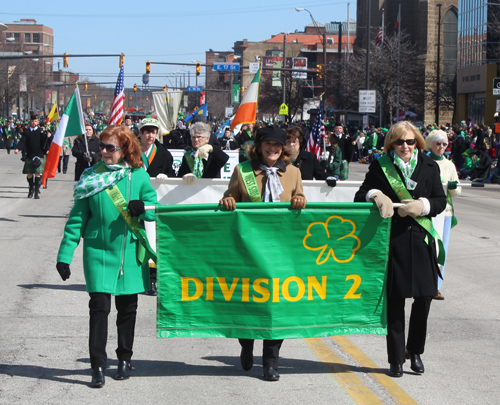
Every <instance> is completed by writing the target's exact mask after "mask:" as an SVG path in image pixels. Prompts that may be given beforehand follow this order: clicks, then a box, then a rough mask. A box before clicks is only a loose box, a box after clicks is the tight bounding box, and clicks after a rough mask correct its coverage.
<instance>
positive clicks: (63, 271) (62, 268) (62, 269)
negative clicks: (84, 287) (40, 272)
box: [56, 262, 71, 281]
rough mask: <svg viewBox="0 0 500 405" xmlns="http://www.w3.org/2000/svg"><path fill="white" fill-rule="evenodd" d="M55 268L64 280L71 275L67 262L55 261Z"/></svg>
mask: <svg viewBox="0 0 500 405" xmlns="http://www.w3.org/2000/svg"><path fill="white" fill-rule="evenodd" d="M56 269H57V271H58V272H59V275H60V276H61V278H62V279H63V281H66V280H67V279H68V278H69V276H71V271H70V270H69V264H67V263H62V262H57V264H56Z"/></svg>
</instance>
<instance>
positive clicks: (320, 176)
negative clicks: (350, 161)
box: [286, 127, 338, 187]
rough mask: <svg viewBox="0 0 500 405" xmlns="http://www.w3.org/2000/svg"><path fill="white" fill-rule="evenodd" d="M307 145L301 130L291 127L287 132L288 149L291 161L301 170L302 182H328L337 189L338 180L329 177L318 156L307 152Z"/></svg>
mask: <svg viewBox="0 0 500 405" xmlns="http://www.w3.org/2000/svg"><path fill="white" fill-rule="evenodd" d="M305 143H306V141H305V139H304V135H303V132H302V129H301V128H299V127H291V128H288V129H287V130H286V147H287V148H288V150H289V152H290V160H291V163H292V165H293V166H295V167H297V168H298V169H299V170H300V174H301V176H302V180H314V179H316V180H326V184H328V185H329V186H330V187H335V186H336V185H337V180H338V178H335V177H333V176H328V174H327V173H326V171H325V169H324V168H323V166H322V165H321V164H320V162H319V160H318V158H317V157H316V155H315V154H313V153H311V152H307V151H306V150H305Z"/></svg>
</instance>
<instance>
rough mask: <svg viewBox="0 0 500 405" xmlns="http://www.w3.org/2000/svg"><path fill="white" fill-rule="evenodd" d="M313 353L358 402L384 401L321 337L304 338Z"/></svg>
mask: <svg viewBox="0 0 500 405" xmlns="http://www.w3.org/2000/svg"><path fill="white" fill-rule="evenodd" d="M304 341H305V342H306V343H307V345H308V346H309V347H310V348H311V350H312V351H313V353H314V354H315V355H316V357H318V359H320V360H321V361H322V362H323V363H324V365H325V367H326V369H327V370H328V371H329V372H330V374H331V375H332V376H333V377H334V378H335V379H336V380H337V382H338V383H339V384H340V386H341V387H342V388H343V389H344V390H345V391H346V392H347V394H348V395H349V396H350V397H351V398H352V399H353V400H354V402H355V403H356V404H363V405H372V404H373V405H375V404H382V405H383V402H382V401H381V400H380V399H379V398H378V397H377V396H376V395H375V394H374V393H373V392H372V391H371V390H370V389H369V388H368V387H367V386H366V385H365V384H364V383H363V381H361V379H360V378H359V377H358V376H357V375H356V374H355V373H353V372H352V371H350V369H349V366H348V365H346V364H345V363H344V361H342V360H341V359H340V358H339V357H338V356H336V355H335V353H333V351H332V349H330V347H329V346H328V345H327V344H326V343H325V342H324V341H323V340H322V339H320V338H309V339H304Z"/></svg>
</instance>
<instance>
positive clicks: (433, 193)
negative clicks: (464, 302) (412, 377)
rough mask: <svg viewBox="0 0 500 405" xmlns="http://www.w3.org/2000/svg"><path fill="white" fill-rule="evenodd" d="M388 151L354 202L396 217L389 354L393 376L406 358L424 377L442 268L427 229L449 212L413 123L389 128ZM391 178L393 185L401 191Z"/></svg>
mask: <svg viewBox="0 0 500 405" xmlns="http://www.w3.org/2000/svg"><path fill="white" fill-rule="evenodd" d="M384 149H385V150H386V151H388V154H387V155H385V156H383V157H381V158H380V159H378V160H375V161H374V162H373V163H372V164H371V165H370V167H369V171H368V173H367V174H366V177H365V180H364V182H363V184H362V185H361V187H360V189H359V190H358V192H357V193H356V196H355V198H354V201H356V202H367V201H373V202H375V204H376V205H377V207H378V208H379V211H380V214H381V215H382V217H384V218H388V217H392V227H391V236H390V246H389V263H388V279H387V352H388V357H389V364H390V370H389V375H390V376H392V377H401V376H402V375H403V363H404V362H405V357H406V358H409V359H410V360H411V369H412V370H413V371H414V372H416V373H423V372H424V365H423V363H422V360H421V359H420V355H421V354H422V353H423V352H424V346H425V338H426V334H427V317H428V314H429V309H430V305H431V301H432V297H434V296H435V295H436V294H437V277H438V274H439V268H438V262H437V252H436V247H435V240H434V237H433V236H432V235H431V233H429V231H427V230H425V229H424V227H423V226H425V225H426V224H425V222H426V221H428V222H430V221H429V218H431V217H434V216H436V215H438V214H439V213H440V212H442V211H443V210H444V209H445V207H446V195H445V193H444V190H443V187H442V185H441V180H440V176H439V167H438V165H437V164H436V163H435V162H434V161H433V160H432V159H431V158H429V157H428V156H426V155H425V154H424V153H422V152H421V151H422V150H424V149H425V141H424V139H423V137H422V135H421V134H420V131H419V130H418V129H417V128H416V127H415V126H414V125H412V124H411V123H410V122H408V121H402V122H399V123H397V124H396V125H393V126H392V127H391V129H390V130H389V132H388V133H387V136H386V139H385V143H384ZM384 168H385V170H386V171H387V175H386V174H384V170H383V169H384ZM389 179H390V180H391V181H393V182H395V189H398V190H399V191H398V192H396V191H395V189H393V186H391V183H390V182H389ZM398 185H399V186H400V187H399V188H398V187H397V186H398ZM405 194H406V195H405ZM400 202H402V203H403V204H404V205H403V206H401V207H400V208H398V209H397V210H394V208H393V203H400ZM432 229H433V228H432ZM432 229H431V232H432ZM439 275H440V274H439ZM412 297H413V298H414V301H413V305H412V309H411V315H410V325H409V330H408V340H407V342H406V346H405V312H404V306H405V299H406V298H412Z"/></svg>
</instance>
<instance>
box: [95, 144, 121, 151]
mask: <svg viewBox="0 0 500 405" xmlns="http://www.w3.org/2000/svg"><path fill="white" fill-rule="evenodd" d="M121 148H122V147H121V146H116V145H113V144H109V145H106V144H105V143H102V142H99V149H100V150H104V149H106V150H107V151H108V152H110V153H113V152H115V151H117V150H120V149H121Z"/></svg>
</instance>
